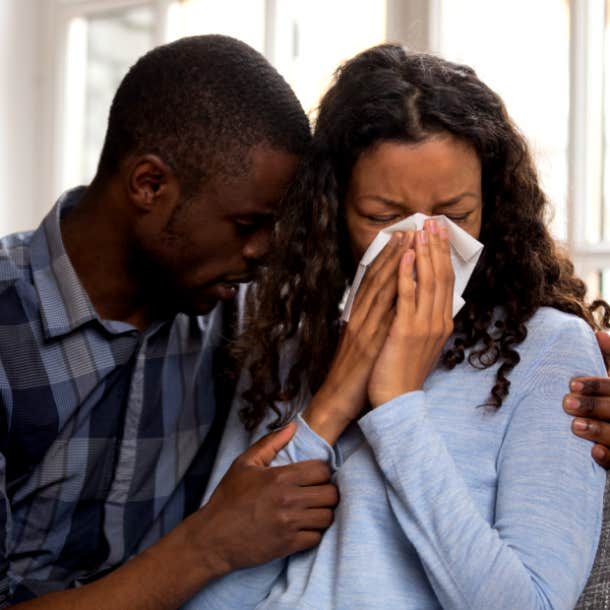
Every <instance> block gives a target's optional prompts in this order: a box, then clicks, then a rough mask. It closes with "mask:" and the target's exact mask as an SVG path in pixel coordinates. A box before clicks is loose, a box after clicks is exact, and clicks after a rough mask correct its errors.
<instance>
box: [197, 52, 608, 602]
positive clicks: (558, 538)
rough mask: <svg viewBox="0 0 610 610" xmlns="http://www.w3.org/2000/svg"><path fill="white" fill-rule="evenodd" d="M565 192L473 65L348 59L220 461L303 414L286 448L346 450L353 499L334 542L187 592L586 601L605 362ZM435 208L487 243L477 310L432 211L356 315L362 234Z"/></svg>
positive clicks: (273, 267) (281, 232) (288, 598)
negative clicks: (572, 251)
mask: <svg viewBox="0 0 610 610" xmlns="http://www.w3.org/2000/svg"><path fill="white" fill-rule="evenodd" d="M545 211H546V200H545V196H544V194H543V193H542V191H541V189H540V187H539V185H538V181H537V178H536V173H535V170H534V167H533V164H532V161H531V157H530V155H529V152H528V150H527V146H526V144H525V141H524V140H523V138H522V137H521V136H520V135H519V133H518V132H517V130H516V128H515V127H514V126H513V124H512V123H511V121H510V119H509V118H508V116H507V114H506V111H505V108H504V106H503V104H502V102H501V100H500V99H499V98H498V96H497V95H495V94H494V93H493V92H492V91H490V90H489V89H488V88H487V87H486V86H485V85H484V84H483V83H481V81H479V80H478V78H477V77H476V75H475V73H474V72H473V71H472V70H471V69H469V68H467V67H464V66H459V65H455V64H451V63H449V62H447V61H443V60H441V59H438V58H434V57H432V56H427V55H417V54H410V53H407V52H406V51H404V50H403V49H402V48H400V47H397V46H393V45H383V46H380V47H376V48H373V49H370V50H368V51H366V52H364V53H362V54H360V55H358V56H356V57H355V58H354V59H352V60H351V61H349V62H347V64H345V65H344V66H343V67H342V68H341V69H340V71H339V72H338V74H337V77H336V81H335V83H334V85H333V86H332V87H331V89H330V90H329V91H328V93H327V94H326V95H325V97H324V98H323V100H322V103H321V106H320V111H319V117H318V120H317V125H316V131H315V135H314V143H313V147H312V150H311V152H310V155H309V157H308V158H307V159H305V161H304V163H303V166H302V167H301V170H300V173H299V176H298V178H297V181H296V183H295V185H294V187H293V188H292V190H291V192H290V193H289V195H288V197H287V200H286V202H285V210H284V213H283V215H282V218H280V220H279V222H278V226H277V231H276V238H277V241H278V244H279V245H280V246H281V247H280V248H277V252H280V251H281V252H282V256H281V258H280V257H279V255H278V256H277V257H276V259H275V260H271V261H270V265H269V267H268V268H267V270H266V272H265V275H264V276H263V277H262V278H261V282H260V284H259V290H258V301H259V303H260V304H259V305H258V306H257V311H256V316H255V317H253V323H252V325H251V326H250V327H249V330H248V332H247V333H246V335H245V336H244V338H243V342H242V353H247V354H248V357H249V359H250V363H251V364H250V366H249V369H248V370H249V375H248V376H246V375H244V376H243V378H242V388H241V390H242V391H241V392H240V394H239V396H240V398H239V400H238V401H237V404H236V405H234V410H233V413H232V414H231V415H230V419H229V423H228V430H227V434H226V435H225V439H224V447H223V448H221V451H220V452H219V455H220V456H222V457H221V459H220V462H219V463H218V464H217V465H216V472H215V476H214V480H215V481H216V482H217V481H218V480H219V479H220V477H221V476H222V474H223V473H224V472H225V470H226V469H227V468H228V466H229V463H230V461H231V456H236V455H238V453H239V452H240V451H241V450H242V449H243V448H244V446H245V445H247V444H249V443H250V442H251V441H252V440H254V439H255V438H257V437H258V436H261V435H262V434H264V433H265V432H266V430H267V429H268V427H269V425H271V426H272V427H273V426H278V425H282V424H283V423H285V422H287V421H289V420H290V419H292V418H293V417H295V415H296V419H297V431H296V434H295V437H294V438H293V440H292V441H291V443H290V444H289V445H288V446H287V448H286V449H285V450H284V451H282V452H281V454H280V455H279V456H278V459H277V460H276V463H278V464H280V463H285V462H288V461H296V460H305V459H312V458H323V459H326V460H328V462H329V463H330V464H331V466H332V468H333V469H334V471H335V480H336V483H337V485H338V487H339V490H340V494H341V501H340V504H339V506H338V508H337V510H336V513H335V521H334V523H333V525H332V526H331V527H330V529H329V530H328V531H327V532H325V534H324V536H323V537H322V541H321V543H320V545H319V546H318V547H317V548H315V549H313V550H311V551H307V552H305V553H301V554H297V555H294V556H292V557H290V558H288V559H287V560H285V561H283V562H282V561H280V562H272V563H270V564H267V565H265V566H262V567H260V568H256V569H252V570H243V571H241V572H238V573H234V574H231V575H229V576H228V577H226V578H224V579H222V580H220V581H218V582H217V583H215V584H213V585H212V586H211V587H209V588H208V589H206V590H205V591H203V592H202V593H200V594H199V596H197V597H196V598H195V599H194V600H193V601H192V602H191V605H189V608H249V607H259V608H286V609H287V608H291V609H294V608H316V609H321V608H418V609H421V608H438V607H443V608H452V609H456V610H457V609H460V610H462V609H464V608H475V609H490V608H494V609H511V610H514V609H515V608H520V609H525V608H527V609H530V608H566V609H567V608H573V607H574V604H575V603H576V600H577V599H578V596H579V594H580V591H581V590H582V588H583V587H584V585H585V582H586V579H587V576H588V573H589V571H590V568H591V565H592V562H593V558H594V554H595V549H596V545H597V538H598V535H599V528H600V522H601V508H602V493H603V484H604V473H603V471H602V470H601V469H600V468H599V467H598V466H597V465H596V464H595V463H594V462H593V461H592V459H591V457H590V454H589V446H588V444H587V443H586V442H585V441H583V440H582V439H578V438H576V437H574V436H573V435H572V434H571V432H570V431H569V426H568V423H567V420H566V419H563V418H562V416H561V414H560V413H559V409H558V406H557V405H559V404H560V402H561V398H562V395H563V393H564V391H565V387H564V385H566V384H567V381H568V380H569V379H570V377H572V376H573V375H576V374H588V375H603V374H604V366H603V362H602V360H601V357H600V355H599V351H598V348H597V346H596V342H595V339H594V336H593V333H592V330H591V329H592V328H596V322H595V320H594V318H593V315H592V313H591V310H590V308H588V307H587V306H586V305H585V303H584V294H585V287H584V285H583V283H582V282H581V281H580V280H578V279H577V278H575V277H574V276H573V269H572V266H571V265H570V263H569V262H568V261H567V260H566V259H565V258H563V257H562V256H561V255H560V254H559V253H558V252H557V250H556V248H555V246H554V244H553V241H552V239H551V237H550V236H549V233H548V231H547V229H546V228H545V225H544V215H545ZM415 212H421V213H424V214H426V215H428V216H435V215H439V214H442V215H445V216H446V217H447V218H449V219H450V220H451V221H453V222H455V223H456V224H458V225H459V226H460V227H462V228H463V229H464V230H466V231H467V232H468V233H470V235H472V236H473V237H475V238H477V239H479V240H480V241H481V242H482V243H483V244H484V251H483V254H482V256H481V259H480V260H479V263H478V265H477V268H476V270H475V272H474V275H473V276H472V278H471V280H470V282H469V285H468V287H467V289H466V292H465V293H464V299H465V301H466V305H465V306H464V308H463V309H462V310H461V311H460V312H459V314H458V315H457V316H456V318H455V320H452V319H451V303H452V293H453V274H452V270H451V263H450V258H449V246H448V241H447V233H446V230H445V229H444V227H443V224H442V222H440V223H439V222H434V221H428V222H427V223H426V227H425V229H424V230H423V231H418V232H417V234H413V233H405V234H402V235H398V236H397V237H395V238H394V239H393V240H392V241H391V242H390V243H389V245H388V246H387V247H386V248H385V249H384V251H383V252H382V254H381V255H380V256H379V257H378V258H377V259H376V260H375V262H374V263H373V265H372V266H371V268H370V269H369V271H368V272H367V275H366V276H365V280H364V282H363V284H362V286H361V288H360V290H359V291H358V294H357V297H356V300H355V302H354V306H353V308H352V314H351V318H350V321H349V323H348V324H347V326H346V327H345V329H343V331H342V332H340V327H339V324H338V319H339V316H340V302H341V299H342V296H343V294H344V292H345V288H346V285H347V284H348V282H349V281H350V280H351V278H352V276H353V272H354V269H355V265H356V264H357V263H358V261H359V259H360V257H361V256H362V254H363V252H364V251H365V249H366V248H367V246H368V245H369V244H370V242H371V241H372V240H373V238H374V237H375V235H376V234H377V232H378V231H379V230H380V229H382V228H384V227H385V226H388V225H391V224H393V223H394V222H396V221H398V220H399V219H400V218H402V217H406V216H409V215H411V214H413V213H415ZM287 251H288V252H290V255H289V256H286V252H287ZM414 270H415V271H416V281H415V280H414V279H413V271H414ZM277 295H280V297H279V298H278V296H277ZM250 306H251V307H254V303H251V304H250ZM601 306H602V307H603V309H604V312H605V323H607V321H608V307H607V305H605V304H601ZM340 334H341V336H340V339H339V335H340ZM574 345H578V346H579V349H578V351H575V350H573V346H574ZM278 354H281V357H279V358H278ZM439 358H440V360H439ZM244 390H245V391H244ZM297 414H298V415H297ZM239 415H241V417H242V419H243V421H244V423H245V427H244V426H242V425H241V424H240V422H239ZM248 431H251V432H248Z"/></svg>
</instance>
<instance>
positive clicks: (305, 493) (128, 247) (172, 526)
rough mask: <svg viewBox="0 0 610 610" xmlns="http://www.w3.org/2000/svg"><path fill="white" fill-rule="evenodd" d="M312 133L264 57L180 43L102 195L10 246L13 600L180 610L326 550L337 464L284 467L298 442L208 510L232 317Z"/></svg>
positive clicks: (118, 147) (4, 589)
mask: <svg viewBox="0 0 610 610" xmlns="http://www.w3.org/2000/svg"><path fill="white" fill-rule="evenodd" d="M309 138H310V134H309V125H308V122H307V118H306V116H305V114H304V113H303V110H302V108H301V106H300V104H299V103H298V101H297V99H296V97H295V96H294V93H293V92H292V91H291V89H290V87H289V86H288V85H287V84H286V82H285V81H284V80H283V79H282V78H281V76H280V75H279V74H278V73H277V72H276V71H275V70H274V69H273V68H272V67H271V66H270V65H269V64H268V62H267V61H266V60H265V59H264V58H263V57H262V56H261V55H260V54H258V53H257V52H255V51H254V50H252V49H251V48H249V47H248V46H247V45H245V44H243V43H240V42H238V41H236V40H233V39H230V38H226V37H221V36H208V37H194V38H190V39H184V40H181V41H178V42H176V43H173V44H170V45H166V46H163V47H159V48H157V49H155V50H153V51H151V52H150V53H148V54H147V55H145V56H144V57H143V58H141V59H140V60H139V61H138V62H137V63H136V64H135V66H134V67H133V68H132V69H131V70H130V72H129V73H128V74H127V76H126V77H125V79H124V80H123V82H122V83H121V85H120V87H119V89H118V91H117V93H116V96H115V98H114V101H113V104H112V108H111V111H110V116H109V121H108V129H107V134H106V140H105V143H104V148H103V152H102V155H101V159H100V163H99V167H98V171H97V174H96V176H95V179H94V180H93V182H92V184H91V185H90V186H89V187H87V188H81V189H75V190H73V191H70V192H68V193H66V194H64V195H63V196H62V197H61V198H60V200H59V201H58V203H57V204H56V206H55V207H54V208H53V210H52V211H51V212H50V213H49V215H48V216H47V217H46V218H45V220H44V222H43V223H42V225H41V226H40V228H38V229H37V230H36V231H34V232H32V233H27V234H19V235H14V236H9V237H7V238H5V239H3V240H2V241H1V242H0V413H1V415H2V419H1V423H2V428H1V429H0V442H1V445H0V549H1V553H0V557H1V563H0V579H1V580H2V586H1V593H0V600H1V601H0V606H6V605H10V604H12V603H18V602H24V603H23V605H22V606H20V607H22V608H23V609H24V610H26V609H30V608H57V609H63V608H92V609H93V608H113V609H119V608H129V609H131V610H138V609H140V608H141V609H144V608H146V609H166V608H168V609H169V608H176V607H178V606H179V605H180V604H181V603H183V602H184V601H186V600H187V599H188V598H189V597H190V596H192V595H193V594H194V593H195V592H196V591H197V590H199V589H200V588H201V587H203V586H205V584H206V583H207V582H209V581H210V580H211V579H213V578H216V577H218V576H220V575H222V574H224V573H226V572H227V571H230V570H235V569H237V568H240V567H244V566H249V565H253V564H257V563H262V562H266V561H269V560H270V559H272V558H275V557H280V556H285V555H287V554H290V553H294V552H296V551H299V550H302V549H305V548H308V547H310V546H312V545H315V544H316V543H317V542H318V541H319V538H320V535H321V532H322V531H323V530H324V529H325V528H327V527H328V525H329V524H330V522H331V519H332V507H333V506H334V505H335V504H336V502H337V494H336V490H335V488H334V486H332V485H330V484H329V471H328V467H327V466H326V465H325V464H323V463H320V462H310V463H302V464H298V465H293V466H289V467H282V468H269V467H267V465H268V464H269V463H270V461H271V459H272V458H273V457H274V455H275V453H276V452H277V451H278V450H279V449H280V448H281V447H282V446H283V445H284V444H285V443H286V442H287V441H288V440H289V439H290V437H291V434H292V432H293V428H291V427H288V428H287V429H285V430H283V431H280V432H277V433H275V434H274V435H270V436H269V437H267V438H266V439H263V440H262V441H261V442H260V443H259V444H258V445H256V446H255V447H253V448H252V449H251V450H249V451H248V452H247V453H245V454H244V455H243V456H242V457H241V458H240V459H239V460H237V461H236V463H235V464H234V465H233V467H232V468H231V470H230V471H229V473H228V474H227V476H226V477H225V479H224V480H223V481H222V483H221V485H220V486H219V488H218V489H217V491H216V492H215V494H214V495H213V497H212V498H211V499H210V501H209V502H208V503H207V504H206V505H205V506H204V507H202V508H201V509H200V510H197V509H198V506H199V503H200V501H201V498H202V495H203V489H204V487H205V484H206V481H207V477H208V475H209V471H210V468H211V464H212V460H213V458H214V453H215V451H216V448H217V442H218V437H219V435H220V432H221V429H222V416H223V411H222V409H220V408H218V409H216V408H215V403H216V399H215V394H216V395H219V394H222V392H223V388H221V387H218V386H219V384H218V383H217V384H216V385H215V384H214V382H213V376H212V373H213V369H214V368H215V367H216V368H217V367H218V366H219V363H218V360H217V353H218V350H217V347H218V346H219V345H221V344H222V341H223V336H222V335H223V333H224V332H225V331H224V330H223V327H224V328H225V329H226V328H227V326H228V325H227V323H226V320H223V308H222V307H216V308H215V305H216V304H217V302H218V301H219V300H230V299H231V298H232V297H233V296H234V295H235V293H236V291H237V285H238V283H240V282H247V281H249V280H250V278H251V276H252V272H253V269H254V268H255V266H256V265H257V264H258V263H259V262H260V259H261V258H262V257H263V256H264V254H265V250H266V248H267V245H268V239H269V235H270V231H271V227H272V224H273V218H274V214H275V209H276V206H277V205H278V202H279V200H280V199H281V197H282V194H283V193H284V191H285V189H286V187H287V185H288V184H289V182H290V180H291V178H292V176H293V174H294V171H295V168H296V165H297V162H298V159H299V155H300V154H301V152H302V151H303V149H304V148H305V146H306V145H307V143H308V141H309ZM219 378H220V376H219ZM34 598H38V599H34Z"/></svg>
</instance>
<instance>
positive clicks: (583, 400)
mask: <svg viewBox="0 0 610 610" xmlns="http://www.w3.org/2000/svg"><path fill="white" fill-rule="evenodd" d="M563 408H564V410H565V412H566V413H569V414H570V415H575V416H581V417H591V418H594V419H603V420H607V421H610V396H585V395H582V394H567V395H566V396H565V397H564V399H563Z"/></svg>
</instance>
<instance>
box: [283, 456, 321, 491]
mask: <svg viewBox="0 0 610 610" xmlns="http://www.w3.org/2000/svg"><path fill="white" fill-rule="evenodd" d="M273 472H274V474H275V476H276V477H277V478H278V480H280V481H285V482H286V483H290V484H291V485H301V486H303V487H306V486H308V485H323V484H324V483H328V481H330V476H331V472H330V468H329V466H328V464H327V463H326V462H323V461H322V460H307V461H304V462H296V463H295V464H288V465H287V466H275V467H273Z"/></svg>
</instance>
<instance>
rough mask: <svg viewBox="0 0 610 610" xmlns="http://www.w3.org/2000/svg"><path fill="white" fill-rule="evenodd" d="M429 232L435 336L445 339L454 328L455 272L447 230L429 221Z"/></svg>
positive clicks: (435, 222) (433, 221)
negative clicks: (432, 273) (433, 289)
mask: <svg viewBox="0 0 610 610" xmlns="http://www.w3.org/2000/svg"><path fill="white" fill-rule="evenodd" d="M426 227H427V229H428V232H429V241H430V259H431V261H432V268H433V270H434V281H435V291H434V305H433V307H432V316H431V322H432V330H433V334H435V335H438V336H440V337H442V338H445V337H446V335H447V333H448V331H450V330H451V328H452V326H453V320H452V318H453V315H452V311H453V283H454V278H455V276H454V272H453V267H452V265H451V251H450V248H449V234H448V231H447V228H446V227H444V226H439V224H438V223H437V221H436V220H434V219H432V220H429V221H427V223H426Z"/></svg>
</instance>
